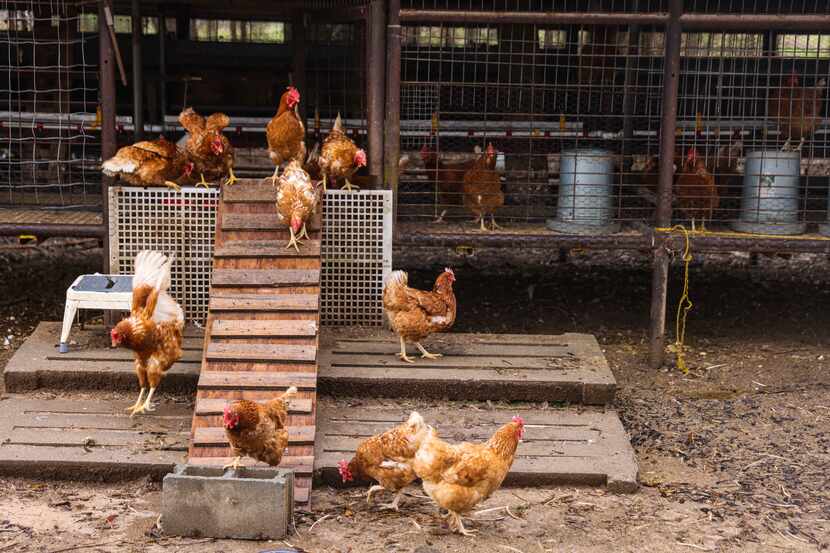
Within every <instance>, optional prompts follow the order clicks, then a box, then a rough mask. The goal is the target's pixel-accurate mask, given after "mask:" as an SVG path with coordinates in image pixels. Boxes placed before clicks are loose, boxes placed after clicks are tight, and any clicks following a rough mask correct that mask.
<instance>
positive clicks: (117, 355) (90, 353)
mask: <svg viewBox="0 0 830 553" xmlns="http://www.w3.org/2000/svg"><path fill="white" fill-rule="evenodd" d="M46 360H47V361H130V362H135V354H134V353H133V352H132V351H130V350H128V349H125V348H112V349H105V350H85V351H71V350H70V351H69V353H55V354H54V355H47V356H46ZM201 362H202V350H201V349H199V350H185V351H182V357H181V359H179V360H178V361H176V363H201Z"/></svg>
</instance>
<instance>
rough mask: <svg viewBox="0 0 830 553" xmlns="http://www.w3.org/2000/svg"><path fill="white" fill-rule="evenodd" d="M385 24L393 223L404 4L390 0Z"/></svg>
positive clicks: (388, 175) (386, 147) (387, 175)
mask: <svg viewBox="0 0 830 553" xmlns="http://www.w3.org/2000/svg"><path fill="white" fill-rule="evenodd" d="M388 8H389V12H388V18H387V20H386V56H387V57H386V138H385V140H384V150H385V151H384V156H383V159H384V163H385V165H386V170H385V171H384V173H385V176H384V181H385V182H386V186H387V187H388V188H389V189H390V190H392V198H393V199H392V209H393V215H392V216H393V220H394V221H397V219H398V160H399V159H400V157H401V20H400V12H401V1H400V0H389V2H388Z"/></svg>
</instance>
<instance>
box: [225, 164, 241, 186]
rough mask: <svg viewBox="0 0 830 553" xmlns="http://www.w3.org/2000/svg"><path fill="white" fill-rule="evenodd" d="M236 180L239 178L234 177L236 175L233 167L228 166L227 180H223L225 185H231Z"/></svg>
mask: <svg viewBox="0 0 830 553" xmlns="http://www.w3.org/2000/svg"><path fill="white" fill-rule="evenodd" d="M238 180H239V179H238V178H236V175H234V174H233V167H228V180H226V181H225V186H231V185H232V184H233V183H235V182H236V181H238Z"/></svg>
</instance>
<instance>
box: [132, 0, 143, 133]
mask: <svg viewBox="0 0 830 553" xmlns="http://www.w3.org/2000/svg"><path fill="white" fill-rule="evenodd" d="M132 24H133V126H134V131H133V136H134V139H135V141H136V142H138V141H139V140H141V139H142V138H144V75H143V71H142V69H143V68H142V63H141V2H140V1H139V0H132Z"/></svg>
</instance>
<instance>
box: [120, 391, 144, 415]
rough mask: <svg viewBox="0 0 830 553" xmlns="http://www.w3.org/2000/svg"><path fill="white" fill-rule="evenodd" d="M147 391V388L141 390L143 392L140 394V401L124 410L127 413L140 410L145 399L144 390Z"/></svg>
mask: <svg viewBox="0 0 830 553" xmlns="http://www.w3.org/2000/svg"><path fill="white" fill-rule="evenodd" d="M146 389H147V388H141V391H140V392H138V399H137V400H135V403H133V404H132V405H131V406H129V407H127V408H126V409H124V410H125V411H134V410H136V409H138V408H139V406H141V401H142V400H143V399H144V390H146Z"/></svg>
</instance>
